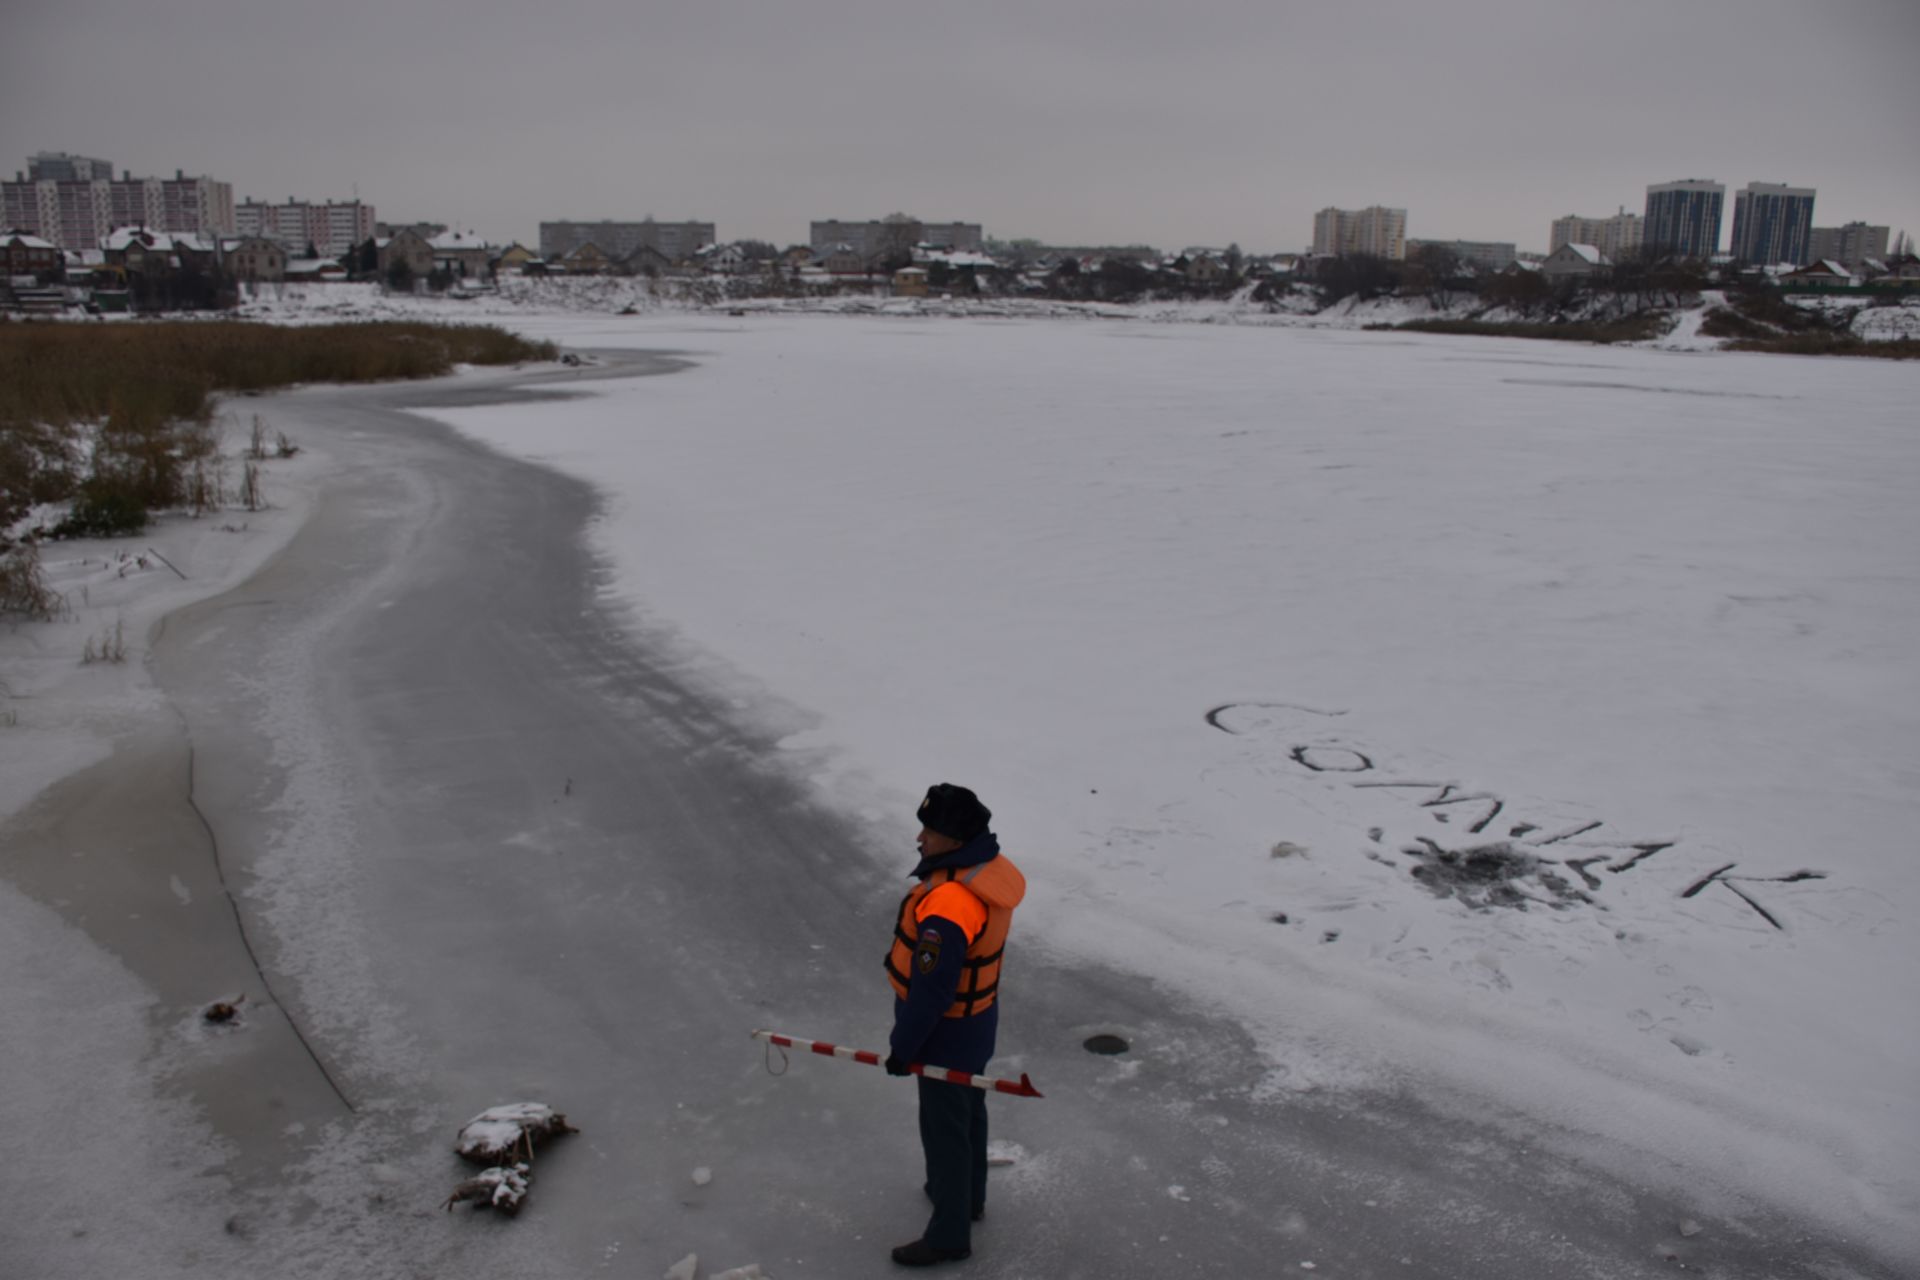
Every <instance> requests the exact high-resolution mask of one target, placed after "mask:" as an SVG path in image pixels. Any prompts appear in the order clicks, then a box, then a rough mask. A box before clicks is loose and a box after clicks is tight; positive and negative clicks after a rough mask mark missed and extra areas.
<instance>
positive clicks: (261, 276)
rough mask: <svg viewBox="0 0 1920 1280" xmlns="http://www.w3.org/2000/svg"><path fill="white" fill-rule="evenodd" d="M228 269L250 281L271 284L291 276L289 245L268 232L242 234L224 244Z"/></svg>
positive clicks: (251, 282) (250, 282)
mask: <svg viewBox="0 0 1920 1280" xmlns="http://www.w3.org/2000/svg"><path fill="white" fill-rule="evenodd" d="M222 248H223V250H224V252H225V256H226V260H227V270H229V271H231V272H232V273H233V278H234V279H236V280H239V281H242V282H244V283H247V284H262V283H266V284H271V283H273V282H275V281H278V280H285V279H286V278H287V247H286V246H285V245H283V244H281V243H280V242H279V241H278V240H269V239H267V238H266V237H265V236H242V237H240V238H239V239H237V240H228V241H227V242H226V243H225V244H224V245H223V246H222Z"/></svg>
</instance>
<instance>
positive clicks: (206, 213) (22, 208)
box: [0, 156, 234, 249]
mask: <svg viewBox="0 0 1920 1280" xmlns="http://www.w3.org/2000/svg"><path fill="white" fill-rule="evenodd" d="M65 159H67V160H69V161H72V162H74V164H73V167H74V168H75V169H76V171H78V169H79V168H80V167H81V166H82V164H85V165H89V166H90V165H92V164H94V163H101V162H94V161H85V162H83V161H82V160H81V158H80V157H77V156H69V157H65ZM36 161H37V162H38V163H39V164H40V171H41V172H48V171H56V172H57V171H58V170H57V169H55V167H54V166H53V165H52V163H51V160H50V159H49V158H48V157H46V156H40V157H36ZM0 222H5V223H6V224H7V225H8V226H11V227H16V228H18V229H20V230H22V231H31V232H34V233H35V234H38V235H41V236H44V237H46V238H47V239H49V240H51V241H53V242H54V243H55V244H57V245H59V246H60V247H61V248H63V249H94V248H98V247H99V245H100V242H101V240H103V239H104V238H105V237H106V235H107V233H108V232H109V231H111V230H113V229H114V228H115V227H147V228H150V229H152V230H154V231H164V232H167V233H168V234H184V233H192V234H195V235H204V236H209V237H214V238H218V237H220V236H226V235H232V234H233V230H234V221H233V187H232V185H231V184H230V183H225V182H218V181H215V180H214V179H212V178H206V177H200V178H189V177H187V176H186V174H184V173H181V172H179V171H177V170H176V171H175V173H174V176H173V177H171V178H136V177H134V176H133V175H131V174H127V175H125V176H122V177H120V178H115V179H107V178H38V179H34V178H28V177H26V176H25V175H21V176H19V177H18V178H17V179H16V180H15V181H13V182H5V183H0Z"/></svg>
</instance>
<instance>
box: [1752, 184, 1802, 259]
mask: <svg viewBox="0 0 1920 1280" xmlns="http://www.w3.org/2000/svg"><path fill="white" fill-rule="evenodd" d="M1812 239H1813V188H1812V187H1789V186H1784V185H1782V184H1780V183H1777V182H1749V183H1748V184H1747V185H1746V186H1744V187H1742V188H1741V189H1740V190H1739V191H1736V192H1735V193H1734V196H1733V256H1734V258H1735V259H1736V260H1738V261H1740V262H1754V263H1760V264H1762V265H1772V264H1774V263H1783V262H1784V263H1791V264H1792V265H1794V266H1796V267H1799V266H1805V265H1806V264H1807V263H1808V262H1811V261H1812V260H1813V259H1812V257H1811V256H1810V255H1811V252H1812V248H1813V245H1812Z"/></svg>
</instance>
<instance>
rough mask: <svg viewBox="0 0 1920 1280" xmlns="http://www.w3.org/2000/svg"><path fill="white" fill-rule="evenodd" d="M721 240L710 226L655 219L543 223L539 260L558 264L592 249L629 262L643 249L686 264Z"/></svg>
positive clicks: (691, 222)
mask: <svg viewBox="0 0 1920 1280" xmlns="http://www.w3.org/2000/svg"><path fill="white" fill-rule="evenodd" d="M718 239H719V237H718V236H717V234H716V233H715V228H714V224H713V223H711V222H698V221H689V222H655V221H654V220H653V219H652V218H642V219H641V220H640V221H638V222H613V221H601V222H543V223H541V224H540V256H541V257H543V258H545V259H546V260H547V261H548V262H558V261H559V260H560V259H562V258H564V257H566V256H567V255H568V254H571V253H572V252H574V251H575V250H576V249H579V248H582V247H583V246H586V245H593V246H594V247H595V248H597V249H599V250H600V252H601V253H603V254H605V255H606V256H607V259H608V260H609V261H612V262H619V261H622V260H624V259H626V258H629V257H631V256H632V255H633V254H634V253H635V252H637V251H638V250H640V249H642V248H646V249H652V250H654V251H655V252H656V253H658V254H660V255H661V256H662V257H664V258H665V259H666V260H667V261H668V262H684V261H685V260H687V259H688V258H691V257H692V256H693V255H694V252H695V251H696V250H698V249H701V248H703V247H705V246H706V245H710V244H714V243H716V242H717V241H718Z"/></svg>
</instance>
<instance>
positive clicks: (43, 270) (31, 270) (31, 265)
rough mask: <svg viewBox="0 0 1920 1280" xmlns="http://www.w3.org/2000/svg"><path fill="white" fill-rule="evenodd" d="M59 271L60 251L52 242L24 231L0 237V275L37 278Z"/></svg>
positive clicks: (10, 232)
mask: <svg viewBox="0 0 1920 1280" xmlns="http://www.w3.org/2000/svg"><path fill="white" fill-rule="evenodd" d="M60 270H61V260H60V250H59V248H58V247H57V246H56V245H55V244H54V243H53V241H51V240H43V239H41V238H40V237H39V236H36V235H31V234H29V233H27V232H25V231H8V232H6V233H5V234H3V235H0V275H5V276H34V277H36V278H38V277H41V276H50V275H53V274H55V273H57V272H59V271H60Z"/></svg>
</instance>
